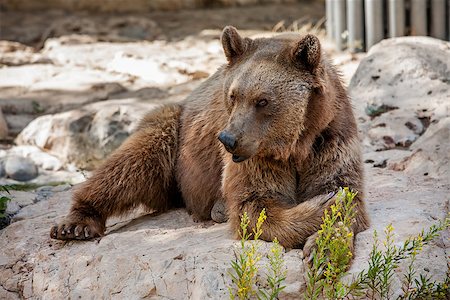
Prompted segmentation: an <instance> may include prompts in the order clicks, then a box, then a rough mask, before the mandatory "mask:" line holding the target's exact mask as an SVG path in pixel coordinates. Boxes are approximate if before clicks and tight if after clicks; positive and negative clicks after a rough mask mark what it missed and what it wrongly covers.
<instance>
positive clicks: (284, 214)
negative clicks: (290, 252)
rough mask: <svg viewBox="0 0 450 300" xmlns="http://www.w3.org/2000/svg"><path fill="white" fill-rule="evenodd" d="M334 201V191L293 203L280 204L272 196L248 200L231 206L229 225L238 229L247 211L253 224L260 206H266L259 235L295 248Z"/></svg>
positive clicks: (317, 223)
mask: <svg viewBox="0 0 450 300" xmlns="http://www.w3.org/2000/svg"><path fill="white" fill-rule="evenodd" d="M334 201H335V199H334V197H333V194H331V195H330V194H328V195H319V196H316V197H314V198H312V199H310V200H308V201H305V202H302V203H300V204H298V205H296V206H287V205H285V206H283V205H281V204H280V201H278V200H275V199H258V200H255V201H248V202H244V203H242V204H241V207H239V208H237V207H235V208H232V210H233V212H234V213H233V214H230V220H231V225H232V228H233V229H236V231H237V230H238V228H239V223H240V220H239V218H240V215H241V214H242V213H244V212H247V214H248V216H249V219H250V220H251V224H250V226H251V227H254V226H255V223H256V220H257V219H258V216H259V214H260V212H261V210H262V209H263V208H265V210H266V216H267V219H266V220H265V222H264V223H263V226H262V230H263V233H262V235H261V239H263V240H265V241H273V240H274V239H275V238H277V239H278V241H279V242H280V244H281V245H282V246H283V247H286V248H297V247H299V246H302V245H304V244H305V242H306V240H307V239H308V237H310V236H311V235H313V234H314V233H315V232H317V230H318V229H319V228H320V224H322V217H323V215H324V212H325V209H327V208H328V207H330V206H331V204H333V203H334ZM236 209H237V210H238V212H237V211H236ZM236 212H237V213H236Z"/></svg>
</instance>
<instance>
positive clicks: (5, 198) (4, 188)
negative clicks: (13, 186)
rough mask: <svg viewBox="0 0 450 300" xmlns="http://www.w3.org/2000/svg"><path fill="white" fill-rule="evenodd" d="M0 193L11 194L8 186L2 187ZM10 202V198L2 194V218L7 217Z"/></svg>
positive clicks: (0, 201)
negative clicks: (6, 212)
mask: <svg viewBox="0 0 450 300" xmlns="http://www.w3.org/2000/svg"><path fill="white" fill-rule="evenodd" d="M0 192H6V193H7V194H9V190H8V187H7V186H6V185H0ZM9 200H11V199H10V198H9V197H7V196H5V195H2V194H0V218H4V217H5V211H6V208H7V204H8V201H9Z"/></svg>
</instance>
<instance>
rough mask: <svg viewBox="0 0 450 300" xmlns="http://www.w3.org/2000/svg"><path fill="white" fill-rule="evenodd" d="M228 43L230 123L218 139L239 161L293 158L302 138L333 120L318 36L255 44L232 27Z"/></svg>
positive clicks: (225, 89)
mask: <svg viewBox="0 0 450 300" xmlns="http://www.w3.org/2000/svg"><path fill="white" fill-rule="evenodd" d="M222 44H223V49H224V52H225V55H226V57H227V60H228V65H227V66H226V68H225V70H224V86H223V101H224V102H225V106H226V108H227V111H228V113H229V119H228V122H227V126H226V128H224V129H223V131H221V132H220V133H219V136H218V138H219V140H220V141H221V142H222V144H224V146H225V148H226V150H227V151H228V152H230V153H231V154H232V155H233V156H232V157H233V161H234V162H241V161H244V160H246V159H248V158H250V157H253V156H264V157H268V156H269V157H273V158H275V159H287V158H289V156H290V155H291V153H292V152H293V151H296V147H298V144H299V142H300V143H301V142H302V139H310V135H311V133H312V132H317V131H318V132H320V130H322V129H323V128H324V127H326V126H327V124H328V123H329V122H330V121H331V119H332V118H333V116H332V114H333V113H332V111H333V109H332V106H333V105H332V104H331V103H327V101H326V99H325V98H326V97H324V86H326V84H325V81H326V80H325V77H326V75H325V71H324V66H323V59H322V57H321V47H320V42H319V40H318V38H317V37H316V36H314V35H311V34H308V35H306V36H300V35H297V34H284V35H280V36H278V37H274V38H261V39H254V40H252V39H249V38H242V37H241V36H240V35H239V34H238V32H237V31H236V29H235V28H233V27H231V26H228V27H226V28H225V29H224V31H223V33H222Z"/></svg>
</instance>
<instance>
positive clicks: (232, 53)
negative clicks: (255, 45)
mask: <svg viewBox="0 0 450 300" xmlns="http://www.w3.org/2000/svg"><path fill="white" fill-rule="evenodd" d="M221 40H222V47H223V51H224V52H225V56H226V57H227V59H228V62H229V63H231V62H233V61H234V60H235V59H236V58H237V57H239V56H241V55H242V54H243V53H244V52H245V48H246V41H245V40H244V39H243V38H242V37H241V36H240V35H239V33H238V32H237V30H236V28H234V27H233V26H227V27H225V28H224V29H223V31H222V37H221Z"/></svg>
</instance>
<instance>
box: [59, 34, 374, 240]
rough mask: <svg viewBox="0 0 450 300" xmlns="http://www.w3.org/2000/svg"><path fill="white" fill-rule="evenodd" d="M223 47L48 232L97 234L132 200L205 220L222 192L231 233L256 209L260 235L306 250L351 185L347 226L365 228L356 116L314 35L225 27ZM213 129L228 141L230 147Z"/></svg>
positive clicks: (81, 236) (253, 215) (88, 183)
mask: <svg viewBox="0 0 450 300" xmlns="http://www.w3.org/2000/svg"><path fill="white" fill-rule="evenodd" d="M222 44H223V47H224V52H225V55H226V56H227V59H228V62H229V63H228V65H227V66H224V67H222V68H220V69H219V70H218V71H217V72H216V73H215V74H214V75H213V76H212V77H211V78H209V79H208V80H206V81H205V82H204V83H203V84H202V85H201V86H200V87H199V88H197V89H196V90H195V91H194V92H193V93H192V94H191V95H190V96H189V97H188V98H187V99H186V101H185V102H183V103H182V104H180V105H178V106H177V105H172V106H168V107H165V108H162V109H161V110H159V111H156V112H154V113H151V114H149V115H148V116H147V117H146V118H145V119H144V120H143V121H142V122H141V125H140V126H139V128H138V130H137V131H136V133H134V134H133V135H132V136H131V137H130V138H129V139H128V140H127V141H126V142H125V143H124V144H123V145H122V146H121V147H120V148H119V149H118V150H117V151H116V152H115V153H114V154H113V155H112V156H111V157H110V158H109V159H108V160H107V161H106V162H105V163H104V164H103V166H101V167H100V168H99V169H98V170H97V171H96V172H95V173H94V175H93V176H92V177H91V178H89V179H88V180H87V181H86V182H85V183H84V184H82V185H81V186H80V187H79V188H77V190H76V191H75V193H74V203H73V206H72V209H71V212H70V214H69V216H68V217H67V218H66V219H65V220H64V221H63V222H62V223H61V224H59V225H58V226H55V227H54V228H52V231H51V236H52V237H53V238H58V239H74V238H78V239H86V238H92V237H95V236H99V235H102V234H103V233H104V230H105V221H106V219H107V218H108V217H110V216H112V215H119V214H123V213H125V212H127V211H128V210H130V209H131V208H134V207H136V206H138V205H144V206H147V207H148V208H149V209H152V210H157V211H160V212H161V211H165V210H167V209H169V208H171V207H174V206H177V205H178V204H179V203H180V201H182V202H183V203H184V205H185V206H186V208H187V210H188V211H189V213H191V214H192V215H193V217H194V218H195V219H196V220H208V219H210V218H211V210H213V207H214V208H216V207H221V206H220V205H221V204H222V203H223V202H224V201H225V202H226V207H227V210H228V216H229V220H230V223H231V227H232V230H233V231H234V232H237V230H238V227H239V218H240V216H241V215H242V213H243V212H244V211H247V213H248V214H249V217H250V219H251V220H253V221H255V220H256V219H257V216H258V215H259V212H260V211H261V210H262V209H263V208H265V209H266V211H267V220H266V222H265V223H264V225H263V231H264V232H263V235H262V236H261V237H262V238H263V239H265V240H272V239H274V238H275V237H276V238H278V240H279V241H280V243H281V244H282V245H283V246H285V247H298V246H301V245H304V244H305V242H307V246H308V245H309V246H308V247H310V246H311V245H312V244H313V243H312V242H311V240H312V239H311V238H310V239H309V240H308V237H310V236H311V235H313V236H314V233H315V232H316V231H317V229H318V228H319V226H320V223H321V217H322V215H323V212H324V210H325V209H326V208H327V207H329V205H330V204H332V203H333V201H334V198H333V192H336V191H337V189H338V188H339V187H341V186H349V187H350V188H352V189H355V190H357V191H358V192H359V194H358V196H357V197H356V199H355V201H356V205H357V210H358V213H357V220H356V223H355V225H354V228H353V230H354V231H355V233H357V232H359V231H361V230H364V229H366V228H367V227H368V218H367V215H366V212H365V207H364V202H363V200H362V199H363V197H364V193H363V192H364V191H363V178H362V173H363V171H362V165H361V157H360V149H359V142H358V138H357V128H356V122H355V118H354V116H353V112H352V109H351V104H350V101H349V99H348V97H347V94H346V92H345V90H344V88H343V86H342V83H341V80H340V78H339V75H338V74H337V72H336V71H335V69H334V68H333V67H332V66H331V64H330V63H329V62H328V61H327V59H326V58H325V57H324V56H323V54H322V52H321V49H320V43H319V41H318V39H317V38H316V37H315V36H312V35H306V36H305V37H300V36H298V35H294V34H285V35H281V36H279V37H276V38H271V39H255V40H251V39H243V38H241V37H240V36H239V34H238V33H237V31H236V30H235V29H234V28H232V27H227V28H225V29H224V32H223V35H222ZM221 132H226V133H227V134H229V135H230V136H232V137H234V138H235V140H236V147H235V148H234V149H229V148H227V149H228V150H229V151H230V152H232V153H231V154H230V153H228V152H227V151H226V150H225V148H224V147H223V145H222V144H221V143H220V142H219V141H218V139H217V137H218V135H219V133H221ZM232 158H233V159H232ZM233 160H234V161H242V162H234V161H233ZM330 193H331V194H330ZM180 194H181V198H180ZM180 199H182V200H180ZM213 212H214V210H213Z"/></svg>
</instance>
